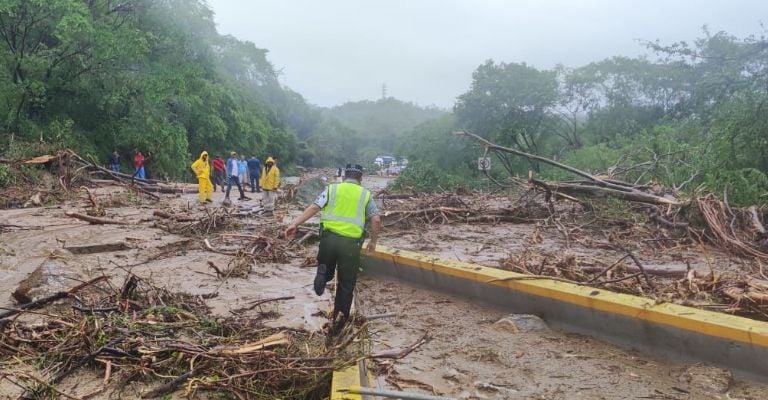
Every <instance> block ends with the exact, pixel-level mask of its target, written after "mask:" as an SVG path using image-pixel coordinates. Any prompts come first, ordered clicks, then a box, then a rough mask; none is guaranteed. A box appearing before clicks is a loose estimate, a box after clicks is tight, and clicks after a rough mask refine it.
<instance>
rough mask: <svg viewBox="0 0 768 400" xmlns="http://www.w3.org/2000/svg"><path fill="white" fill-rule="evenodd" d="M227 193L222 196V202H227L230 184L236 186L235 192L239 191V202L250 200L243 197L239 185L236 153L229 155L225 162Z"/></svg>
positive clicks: (241, 188)
mask: <svg viewBox="0 0 768 400" xmlns="http://www.w3.org/2000/svg"><path fill="white" fill-rule="evenodd" d="M226 168H227V193H226V194H225V195H224V200H225V201H227V200H229V192H230V191H231V190H232V184H235V185H237V190H239V191H240V198H239V200H250V198H248V197H245V193H244V192H243V186H242V185H240V175H239V161H238V159H237V153H236V152H234V151H233V152H231V153H230V154H229V159H228V160H227V165H226Z"/></svg>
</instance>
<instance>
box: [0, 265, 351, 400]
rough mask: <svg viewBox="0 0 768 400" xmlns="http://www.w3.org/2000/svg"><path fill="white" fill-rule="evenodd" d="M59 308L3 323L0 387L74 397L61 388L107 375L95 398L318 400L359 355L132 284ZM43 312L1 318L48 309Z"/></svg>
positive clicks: (84, 290) (83, 292) (82, 294)
mask: <svg viewBox="0 0 768 400" xmlns="http://www.w3.org/2000/svg"><path fill="white" fill-rule="evenodd" d="M58 299H59V300H62V299H63V300H64V301H65V302H66V306H62V305H61V304H59V305H58V306H57V307H55V309H53V310H51V311H48V312H45V313H41V312H37V313H36V315H37V316H40V317H41V318H33V319H30V318H14V319H0V322H2V324H0V325H1V326H2V335H1V336H0V354H3V355H4V357H3V361H2V362H0V365H2V367H3V370H4V371H5V372H4V379H7V380H10V381H12V382H13V383H14V384H15V385H17V386H19V387H21V388H23V390H24V391H25V393H26V396H35V397H36V398H40V397H41V396H42V397H45V396H46V395H47V396H50V397H68V398H71V397H70V396H69V395H67V394H66V393H63V392H61V391H60V389H58V388H57V384H58V383H60V382H62V380H64V379H65V378H66V377H68V376H71V375H72V374H74V373H76V372H77V371H81V370H84V371H91V372H94V373H98V374H100V375H102V376H103V380H104V383H105V388H102V389H99V391H102V390H106V387H107V386H109V387H111V388H112V390H123V389H121V388H123V387H124V386H125V384H126V383H128V382H133V381H139V382H144V383H146V384H147V385H148V387H151V389H148V390H146V391H145V392H144V393H142V394H141V397H142V398H156V397H163V396H165V395H167V394H169V393H172V392H174V391H176V390H177V389H182V388H183V390H184V393H185V395H186V396H194V395H195V394H196V393H197V392H200V391H209V392H212V393H217V394H223V395H225V396H231V397H236V398H244V399H245V398H284V399H312V398H318V399H319V398H323V397H324V396H325V395H326V393H328V387H329V383H330V379H329V377H330V374H331V373H332V371H333V370H334V369H336V368H339V367H341V366H344V365H349V364H352V363H354V362H355V360H356V359H357V358H359V357H361V356H363V355H362V354H356V353H355V352H354V351H348V348H347V347H348V344H349V343H351V342H352V340H347V339H346V338H342V340H341V342H342V343H346V345H344V346H333V347H328V348H326V347H325V346H324V338H322V337H320V336H317V335H313V334H311V333H309V332H305V331H300V330H286V329H274V328H269V327H266V326H265V325H263V324H262V323H261V322H260V320H259V317H253V318H252V317H247V316H243V315H238V316H236V317H230V318H226V319H221V318H215V317H213V316H212V315H210V313H209V310H208V308H207V307H206V306H205V304H204V302H203V300H202V299H201V298H200V297H199V296H192V295H188V294H184V293H174V292H171V291H168V290H166V289H163V288H158V287H155V286H153V285H152V284H151V283H150V282H147V281H145V280H142V279H139V278H138V277H136V276H134V275H129V276H128V277H127V278H126V279H125V281H124V284H123V285H122V286H121V287H119V288H115V287H112V286H111V285H110V283H109V281H108V280H107V279H106V278H98V279H95V280H93V281H91V282H88V283H87V284H85V285H81V286H80V287H78V288H76V289H73V290H70V291H68V292H65V295H64V296H60V297H59V298H58ZM272 300H277V299H272ZM46 301H47V302H48V303H50V302H51V301H52V300H46ZM37 303H38V304H36V305H34V306H27V307H25V310H17V311H15V312H10V313H6V315H4V317H6V318H7V317H11V316H17V314H19V313H22V312H24V311H29V310H31V309H33V308H40V307H42V306H44V305H45V304H43V303H42V302H41V301H38V302H37ZM263 303H264V302H262V303H260V304H263ZM67 307H69V308H67ZM56 310H58V311H56ZM28 316H29V315H27V317H28ZM348 333H349V334H355V335H356V334H357V333H355V332H348ZM158 381H159V382H158ZM94 394H95V393H92V394H90V395H94ZM126 395H129V396H130V395H134V394H128V393H126ZM84 397H85V396H84ZM89 397H90V396H89Z"/></svg>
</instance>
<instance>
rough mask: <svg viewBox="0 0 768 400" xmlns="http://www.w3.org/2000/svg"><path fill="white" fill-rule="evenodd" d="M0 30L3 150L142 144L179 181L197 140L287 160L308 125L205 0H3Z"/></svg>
mask: <svg viewBox="0 0 768 400" xmlns="http://www.w3.org/2000/svg"><path fill="white" fill-rule="evenodd" d="M0 38H1V39H3V40H0V107H1V108H0V109H2V110H6V111H4V112H3V113H0V152H4V153H9V154H10V153H12V147H13V146H15V144H14V143H19V144H20V145H22V146H24V145H26V144H28V143H33V142H48V143H56V144H58V145H62V146H69V147H72V148H73V149H74V150H75V151H77V152H79V153H81V154H91V155H93V156H94V157H96V159H100V160H104V159H105V158H106V156H107V155H108V154H109V153H110V152H111V150H112V149H117V150H118V151H119V152H120V153H121V155H122V156H123V159H124V160H127V159H129V158H130V157H131V156H132V154H133V149H139V150H141V151H142V152H143V153H144V154H151V158H150V159H149V160H148V162H147V169H148V173H149V174H150V175H152V176H155V177H169V178H179V177H182V176H185V174H187V169H188V168H187V164H188V163H189V162H190V161H191V158H192V157H194V156H196V155H197V154H198V153H199V152H200V150H202V149H206V150H208V151H210V152H212V153H213V154H216V153H218V154H223V153H224V152H227V151H230V150H237V151H239V152H243V153H252V154H258V155H265V153H267V152H269V153H271V154H273V155H279V156H280V158H281V162H283V163H285V164H288V163H291V162H293V161H294V159H296V153H297V148H296V147H297V139H296V136H295V132H297V131H298V129H307V126H309V127H311V126H312V125H311V123H303V122H301V121H305V120H308V121H311V118H310V117H306V116H307V115H310V116H311V115H312V112H311V111H310V107H309V106H308V105H307V104H306V103H305V102H304V99H303V98H302V97H301V96H300V95H298V94H297V93H295V92H292V91H290V90H288V89H285V88H283V87H281V86H280V84H279V83H278V81H277V73H276V72H275V70H274V68H273V66H272V65H271V64H270V63H269V62H268V60H267V59H266V50H263V49H259V48H257V47H256V46H255V45H253V43H249V42H241V41H239V40H237V39H235V38H232V37H230V36H221V35H219V34H218V33H217V32H216V27H215V23H214V22H213V13H212V12H211V10H210V8H209V6H208V5H207V4H206V3H205V2H204V1H203V0H163V1H150V0H138V1H134V2H130V3H121V4H116V3H115V2H113V1H108V0H94V1H89V2H82V1H77V0H52V1H48V0H46V1H43V0H1V1H0ZM283 110H288V111H287V112H284V111H283ZM302 123H303V125H302ZM303 133H306V132H303ZM38 154H39V153H38Z"/></svg>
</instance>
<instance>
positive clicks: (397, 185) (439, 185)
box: [392, 161, 466, 192]
mask: <svg viewBox="0 0 768 400" xmlns="http://www.w3.org/2000/svg"><path fill="white" fill-rule="evenodd" d="M465 185H466V180H465V179H464V178H462V177H460V176H457V175H452V174H447V173H446V171H445V170H442V169H440V168H438V167H436V166H434V165H432V164H429V163H426V162H421V161H414V162H411V163H410V164H408V168H406V169H405V170H403V173H402V174H401V175H400V176H399V177H397V179H396V180H395V182H394V183H393V184H392V188H393V189H395V190H407V189H413V190H416V191H419V192H434V191H443V190H453V189H455V188H457V187H460V186H465Z"/></svg>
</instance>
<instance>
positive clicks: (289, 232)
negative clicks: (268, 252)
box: [285, 203, 378, 239]
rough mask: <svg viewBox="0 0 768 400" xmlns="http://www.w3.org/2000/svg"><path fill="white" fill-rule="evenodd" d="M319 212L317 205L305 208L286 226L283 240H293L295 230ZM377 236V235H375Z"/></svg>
mask: <svg viewBox="0 0 768 400" xmlns="http://www.w3.org/2000/svg"><path fill="white" fill-rule="evenodd" d="M318 211H320V206H318V205H317V204H314V203H313V204H310V205H309V207H307V208H306V209H305V210H304V212H303V213H301V215H299V216H298V217H296V219H295V220H293V222H291V224H290V225H288V228H286V229H285V238H286V239H293V236H294V235H296V230H297V229H298V228H299V225H301V224H303V223H304V222H306V221H307V220H308V219H310V218H312V216H314V215H315V214H317V212H318ZM377 236H378V233H377Z"/></svg>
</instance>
